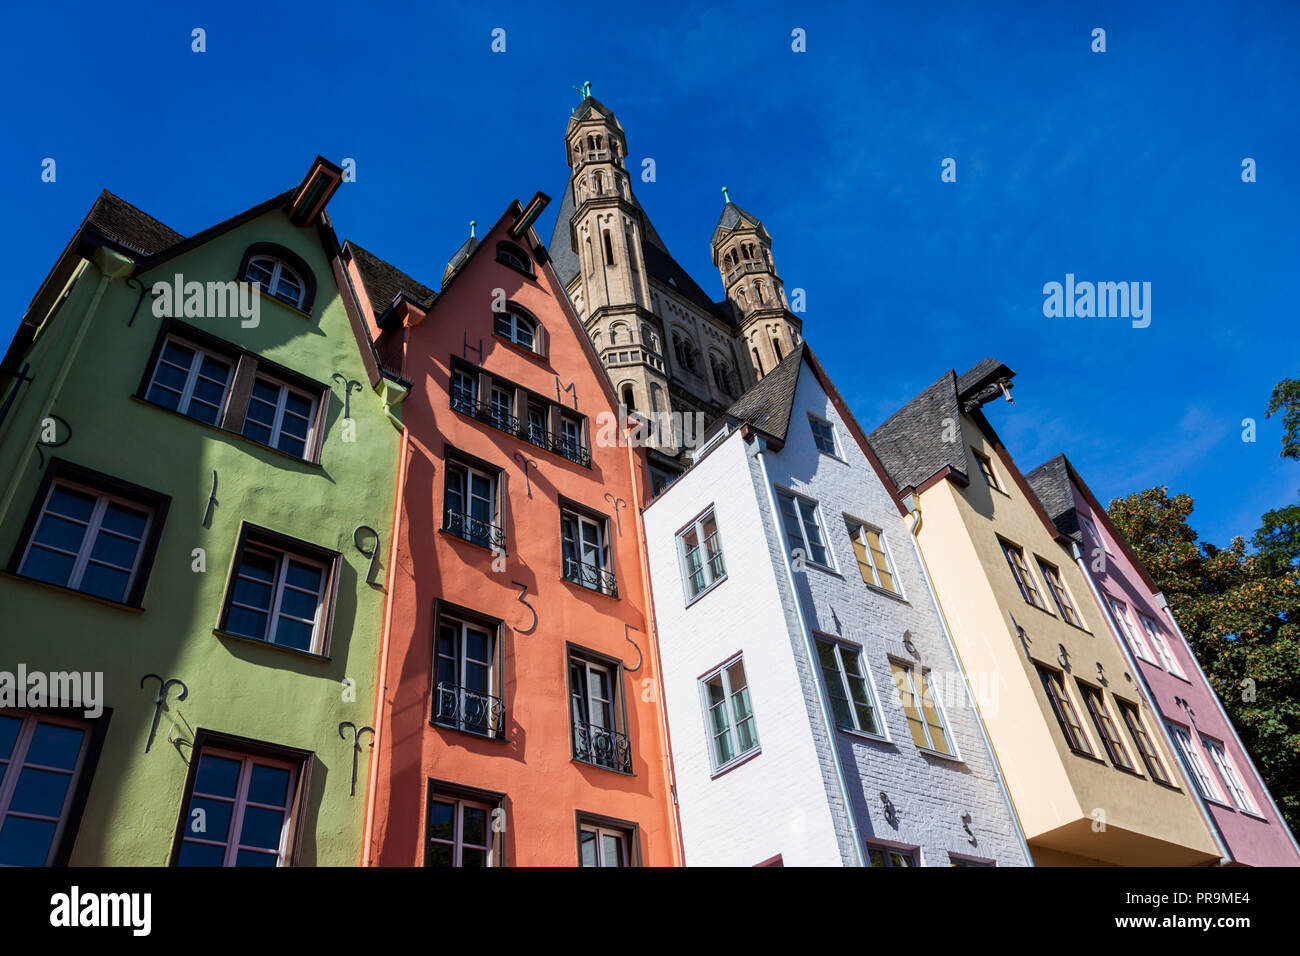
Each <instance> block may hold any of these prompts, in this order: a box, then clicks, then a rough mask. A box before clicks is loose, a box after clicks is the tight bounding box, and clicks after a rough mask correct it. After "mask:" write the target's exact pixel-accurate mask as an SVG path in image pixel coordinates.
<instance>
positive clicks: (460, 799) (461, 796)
mask: <svg viewBox="0 0 1300 956" xmlns="http://www.w3.org/2000/svg"><path fill="white" fill-rule="evenodd" d="M438 799H441V800H442V801H443V802H444V803H451V802H455V803H458V804H459V803H477V804H480V805H483V806H487V807H488V808H489V811H488V828H489V830H488V832H490V833H491V834H492V847H491V852H492V862H491V863H489V864H488V866H489V867H490V868H492V869H496V868H498V867H504V866H508V865H509V864H508V863H507V862H506V839H505V835H506V830H505V829H501V830H497V829H496V828H495V827H493V826H492V823H493V818H494V817H495V815H496V814H497V812H501V813H504V814H506V816H507V817H508V816H509V813H510V811H509V808H508V802H509V798H508V797H507V795H506V794H504V793H498V792H497V791H495V790H482V789H479V788H478V787H467V786H465V785H464V784H459V783H452V782H451V781H448V780H436V779H434V778H433V777H430V778H429V779H428V785H427V786H426V787H425V799H424V822H423V826H422V830H421V842H422V844H423V846H424V855H423V857H422V858H421V860H420V865H421V866H426V867H427V866H429V855H430V851H431V846H432V843H433V836H432V834H431V833H430V832H429V830H430V822H431V819H432V816H433V804H434V801H435V800H438Z"/></svg>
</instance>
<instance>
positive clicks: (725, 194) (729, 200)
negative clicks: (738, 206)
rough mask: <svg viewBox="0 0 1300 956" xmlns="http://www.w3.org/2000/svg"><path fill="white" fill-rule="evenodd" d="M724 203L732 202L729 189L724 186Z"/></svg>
mask: <svg viewBox="0 0 1300 956" xmlns="http://www.w3.org/2000/svg"><path fill="white" fill-rule="evenodd" d="M722 201H723V203H729V202H731V197H730V196H728V195H727V187H726V186H723V187H722Z"/></svg>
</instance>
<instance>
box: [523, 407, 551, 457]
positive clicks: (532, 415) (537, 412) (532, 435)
mask: <svg viewBox="0 0 1300 956" xmlns="http://www.w3.org/2000/svg"><path fill="white" fill-rule="evenodd" d="M526 437H527V438H528V440H529V441H530V442H532V443H533V444H534V445H539V446H541V447H542V448H547V447H549V445H550V443H549V442H548V441H547V440H546V409H545V408H543V407H542V406H541V405H537V404H533V403H529V405H528V434H527V436H526Z"/></svg>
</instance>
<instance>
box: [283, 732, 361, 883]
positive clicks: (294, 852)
mask: <svg viewBox="0 0 1300 956" xmlns="http://www.w3.org/2000/svg"><path fill="white" fill-rule="evenodd" d="M314 763H316V755H315V754H308V755H307V757H306V758H305V759H304V760H303V762H302V765H301V766H300V767H299V769H298V789H297V792H296V793H295V794H294V797H293V817H292V818H291V822H290V824H289V834H288V838H287V840H286V841H285V846H286V849H287V852H286V856H287V860H286V862H287V864H288V865H289V866H297V865H298V857H299V854H300V853H301V852H302V835H303V832H304V831H305V830H306V829H307V811H308V800H309V794H310V793H311V768H312V765H313V764H314ZM363 793H364V791H363Z"/></svg>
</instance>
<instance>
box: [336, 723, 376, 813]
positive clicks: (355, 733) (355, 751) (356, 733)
mask: <svg viewBox="0 0 1300 956" xmlns="http://www.w3.org/2000/svg"><path fill="white" fill-rule="evenodd" d="M344 727H351V728H352V790H351V791H350V793H349V796H353V797H355V796H356V795H357V757H358V755H360V753H361V735H362V734H364V733H365V732H366V731H367V730H368V731H370V749H371V750H373V749H374V747H375V728H374V727H357V725H356V724H354V723H353V722H352V721H350V720H345V721H343V723H341V724H339V739H340V740H347V739H348V737H347V734H345V733H343V728H344Z"/></svg>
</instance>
